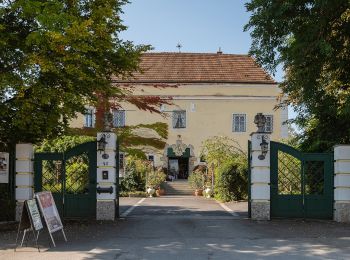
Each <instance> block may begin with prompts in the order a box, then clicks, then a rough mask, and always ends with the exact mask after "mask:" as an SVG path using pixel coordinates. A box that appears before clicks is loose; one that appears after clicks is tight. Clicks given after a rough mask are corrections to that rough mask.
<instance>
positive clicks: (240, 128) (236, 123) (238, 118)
mask: <svg viewBox="0 0 350 260" xmlns="http://www.w3.org/2000/svg"><path fill="white" fill-rule="evenodd" d="M232 118H233V120H232V131H233V132H245V131H246V123H247V122H246V114H233V117H232Z"/></svg>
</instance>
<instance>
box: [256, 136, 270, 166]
mask: <svg viewBox="0 0 350 260" xmlns="http://www.w3.org/2000/svg"><path fill="white" fill-rule="evenodd" d="M261 139H262V142H261V143H260V147H261V154H260V155H259V156H258V158H259V160H264V159H265V157H266V154H267V152H268V151H269V143H268V142H266V139H265V137H264V136H262V137H261Z"/></svg>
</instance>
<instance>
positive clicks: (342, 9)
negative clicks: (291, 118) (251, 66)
mask: <svg viewBox="0 0 350 260" xmlns="http://www.w3.org/2000/svg"><path fill="white" fill-rule="evenodd" d="M246 8H247V10H248V11H249V12H251V14H252V15H251V18H250V21H249V23H248V24H247V25H246V26H245V30H250V33H251V36H252V38H253V43H252V46H251V49H250V54H252V55H253V56H254V57H255V58H256V60H257V62H258V63H260V64H261V65H263V66H264V67H265V68H266V69H267V70H269V71H270V72H272V73H274V72H275V71H276V67H277V66H278V65H280V64H282V65H283V66H284V69H285V71H286V76H285V79H284V81H283V82H282V83H281V85H280V87H281V88H282V90H283V92H284V94H287V100H285V101H283V102H281V105H286V104H290V105H292V106H293V107H294V109H295V110H296V111H297V112H298V113H299V115H298V117H297V118H296V120H295V122H296V123H297V124H298V125H299V126H300V127H301V128H302V129H303V130H304V132H303V133H302V134H301V135H300V139H301V141H302V145H301V148H302V149H303V150H308V151H322V150H329V149H330V148H331V147H332V146H333V145H334V144H336V143H349V142H350V73H349V71H350V2H349V1H348V0H337V1H334V0H301V1H300V0H298V1H296V0H285V1H273V0H251V1H249V2H248V3H247V4H246Z"/></svg>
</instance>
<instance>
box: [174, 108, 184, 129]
mask: <svg viewBox="0 0 350 260" xmlns="http://www.w3.org/2000/svg"><path fill="white" fill-rule="evenodd" d="M173 128H186V111H184V110H179V111H173Z"/></svg>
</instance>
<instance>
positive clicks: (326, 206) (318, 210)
mask: <svg viewBox="0 0 350 260" xmlns="http://www.w3.org/2000/svg"><path fill="white" fill-rule="evenodd" d="M270 146H271V151H270V156H271V157H270V158H271V161H270V166H271V179H270V182H271V183H270V185H271V186H270V194H271V217H272V218H274V217H285V218H316V219H332V218H333V197H334V194H333V186H334V185H333V176H334V169H333V158H334V156H333V153H302V152H300V151H298V150H296V149H294V148H293V147H291V146H288V145H286V144H282V143H278V142H272V141H271V142H270ZM279 151H281V152H284V153H286V154H288V155H290V156H292V157H294V158H296V159H298V160H300V163H301V171H300V173H299V174H300V180H301V181H300V185H301V194H291V195H286V194H278V163H279V160H278V152H279ZM308 162H323V193H322V194H316V193H314V194H308V193H307V191H306V190H305V187H306V180H305V176H306V174H307V173H306V172H305V168H306V165H307V163H308Z"/></svg>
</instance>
